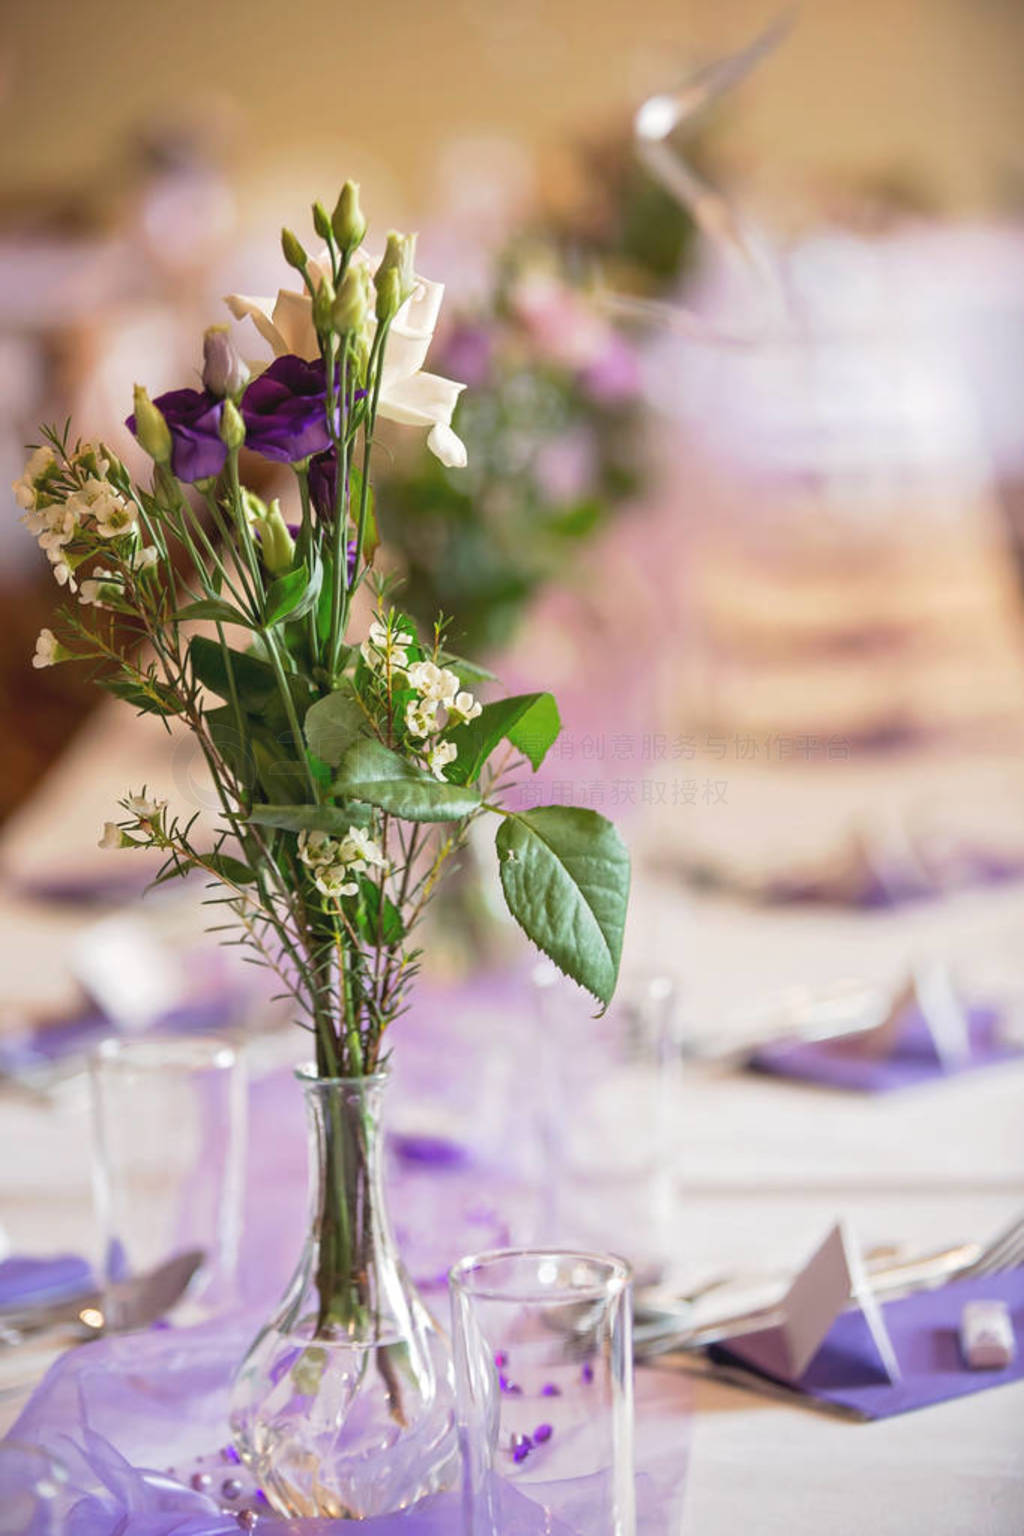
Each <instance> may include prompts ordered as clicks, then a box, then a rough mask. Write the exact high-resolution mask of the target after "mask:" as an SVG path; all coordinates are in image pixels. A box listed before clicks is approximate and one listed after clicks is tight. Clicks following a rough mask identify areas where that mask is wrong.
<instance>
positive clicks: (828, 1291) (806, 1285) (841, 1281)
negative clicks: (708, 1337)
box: [727, 1221, 900, 1385]
mask: <svg viewBox="0 0 1024 1536" xmlns="http://www.w3.org/2000/svg"><path fill="white" fill-rule="evenodd" d="M851 1305H852V1306H853V1307H854V1308H856V1309H857V1310H859V1312H860V1313H861V1315H862V1317H863V1318H864V1321H865V1323H866V1324H867V1329H868V1333H869V1335H870V1339H871V1343H872V1345H873V1347H874V1352H875V1354H876V1355H877V1362H878V1367H879V1374H880V1376H881V1377H882V1378H883V1379H884V1380H886V1381H888V1382H896V1381H898V1380H899V1379H900V1367H899V1362H898V1360H897V1359H896V1351H895V1349H894V1348H893V1345H892V1340H891V1339H890V1337H889V1333H888V1330H887V1328H886V1326H885V1321H884V1319H883V1317H882V1310H881V1308H880V1306H879V1304H878V1301H877V1300H876V1298H875V1295H874V1292H873V1291H872V1289H871V1286H870V1285H869V1283H868V1279H867V1275H866V1274H865V1271H864V1265H863V1263H862V1260H861V1256H860V1250H859V1248H858V1246H857V1244H856V1242H855V1240H854V1238H853V1235H852V1233H851V1231H850V1228H849V1226H848V1225H847V1223H846V1222H844V1221H839V1222H837V1223H836V1225H835V1226H834V1227H833V1228H832V1230H831V1231H830V1232H829V1234H828V1236H827V1237H826V1238H825V1240H824V1242H823V1243H822V1244H821V1245H820V1247H819V1248H818V1249H817V1250H816V1251H815V1253H814V1254H813V1255H812V1257H811V1258H810V1259H809V1260H808V1261H807V1263H806V1264H805V1265H804V1267H803V1269H802V1270H801V1271H800V1273H799V1274H798V1275H797V1277H796V1279H795V1280H794V1281H793V1283H792V1285H791V1286H790V1288H789V1290H788V1291H787V1292H786V1295H785V1297H784V1298H783V1301H782V1304H781V1306H780V1307H779V1309H778V1312H777V1321H776V1322H775V1323H773V1324H772V1325H771V1326H770V1327H768V1328H762V1329H759V1330H758V1331H757V1332H756V1333H749V1334H743V1335H740V1336H738V1337H736V1338H733V1339H729V1340H728V1343H727V1347H728V1349H729V1352H730V1353H731V1354H732V1355H735V1356H737V1357H738V1358H739V1359H741V1360H743V1361H745V1362H746V1363H748V1364H750V1365H752V1366H754V1367H755V1368H756V1369H757V1370H760V1371H764V1372H765V1373H766V1374H768V1375H770V1376H774V1377H776V1378H778V1379H779V1380H782V1381H788V1382H792V1383H793V1384H794V1385H795V1384H797V1383H799V1381H800V1379H801V1378H802V1377H803V1375H804V1373H805V1372H806V1371H807V1369H808V1367H809V1366H810V1364H811V1362H812V1361H813V1360H814V1358H815V1356H816V1355H817V1353H818V1351H819V1350H820V1349H821V1346H822V1344H823V1343H824V1342H825V1339H826V1338H827V1336H828V1334H829V1333H830V1331H831V1329H832V1326H833V1324H834V1323H835V1321H836V1319H837V1318H838V1317H840V1315H841V1314H842V1313H844V1312H846V1311H847V1310H848V1309H849V1308H850V1307H851Z"/></svg>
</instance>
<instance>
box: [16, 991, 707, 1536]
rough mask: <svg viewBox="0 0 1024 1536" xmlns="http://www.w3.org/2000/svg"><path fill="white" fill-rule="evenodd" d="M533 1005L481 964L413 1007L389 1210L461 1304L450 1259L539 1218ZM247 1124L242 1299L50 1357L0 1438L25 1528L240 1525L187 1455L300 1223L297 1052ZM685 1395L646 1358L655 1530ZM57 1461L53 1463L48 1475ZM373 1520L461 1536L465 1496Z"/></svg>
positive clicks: (262, 1313) (388, 1528)
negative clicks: (528, 1077)
mask: <svg viewBox="0 0 1024 1536" xmlns="http://www.w3.org/2000/svg"><path fill="white" fill-rule="evenodd" d="M529 1006H530V1003H529V999H528V997H527V996H526V994H525V992H524V989H523V986H522V982H521V980H520V979H519V978H517V977H514V976H510V977H500V976H499V977H491V978H489V979H485V980H481V981H474V982H471V983H468V984H467V985H466V986H464V987H463V988H461V989H460V990H459V991H458V993H457V994H456V996H455V998H454V999H453V995H452V993H451V991H449V990H444V991H440V990H437V991H434V990H432V989H431V988H429V987H427V986H424V987H422V988H421V991H420V996H419V999H418V1004H417V1009H416V1011H415V1014H414V1015H411V1016H410V1017H409V1018H408V1019H407V1020H403V1025H402V1027H403V1039H402V1042H401V1044H402V1048H401V1050H399V1051H397V1052H396V1055H395V1063H394V1066H395V1073H394V1077H395V1081H394V1086H393V1090H392V1095H393V1102H392V1103H391V1105H390V1111H391V1113H390V1126H391V1138H390V1148H389V1164H390V1166H389V1192H390V1204H391V1212H392V1218H393V1221H394V1225H395V1228H396V1232H397V1234H398V1237H399V1242H400V1244H401V1246H402V1249H403V1252H404V1255H405V1258H406V1261H407V1263H408V1264H409V1267H410V1270H411V1272H412V1273H413V1275H414V1277H415V1278H416V1280H417V1282H418V1283H419V1284H420V1286H421V1288H422V1290H423V1291H424V1294H425V1295H426V1297H427V1298H428V1300H429V1301H430V1304H431V1306H432V1307H433V1308H434V1309H435V1311H436V1312H437V1314H438V1316H439V1317H440V1318H441V1320H442V1321H443V1322H444V1323H445V1324H447V1321H448V1304H447V1297H446V1295H445V1294H444V1277H445V1273H446V1271H447V1268H448V1266H449V1265H450V1264H451V1263H453V1262H454V1260H455V1259H456V1258H458V1257H460V1256H461V1255H462V1254H464V1253H467V1252H472V1251H478V1250H480V1249H484V1248H488V1247H494V1246H498V1245H502V1244H505V1243H509V1242H520V1241H528V1240H529V1239H530V1237H531V1236H532V1233H533V1223H534V1220H535V1217H536V1214H537V1209H538V1199H539V1196H538V1191H537V1188H536V1183H535V1181H534V1180H532V1179H531V1177H530V1168H531V1158H532V1157H533V1152H532V1141H533V1137H534V1134H535V1130H534V1126H533V1124H532V1121H531V1118H530V1111H529V1109H528V1106H529V1104H530V1103H531V1098H530V1095H529V1094H528V1093H527V1092H526V1081H525V1074H526V1073H527V1072H528V1070H529V1062H528V1061H525V1062H524V1061H523V1060H522V1051H521V1045H522V1015H523V1010H524V1009H525V1008H528V1007H529ZM527 1054H528V1053H527ZM496 1063H497V1066H496ZM455 1064H457V1066H456V1065H455ZM495 1071H497V1073H498V1077H499V1078H500V1082H499V1083H498V1084H497V1085H496V1084H495V1082H493V1081H492V1080H491V1078H492V1074H493V1073H494V1072H495ZM520 1075H522V1079H523V1080H522V1083H521V1084H520ZM517 1085H518V1086H517ZM496 1106H500V1112H499V1110H498V1109H497V1108H496ZM250 1125H251V1134H250V1148H249V1156H250V1162H249V1177H248V1180H247V1196H246V1209H245V1228H244V1240H243V1250H242V1262H241V1267H240V1277H239V1297H240V1304H239V1307H238V1309H237V1310H236V1311H234V1312H232V1313H231V1314H229V1315H227V1316H222V1317H219V1318H217V1319H215V1320H213V1321H210V1322H207V1323H204V1324H202V1325H201V1326H199V1327H195V1328H189V1329H179V1328H173V1327H166V1326H164V1327H156V1328H153V1329H151V1330H149V1331H148V1332H146V1333H142V1334H135V1335H132V1336H131V1337H123V1338H118V1337H111V1338H108V1339H102V1340H98V1341H97V1342H95V1343H93V1344H89V1345H86V1346H84V1347H83V1348H80V1349H78V1350H73V1351H71V1352H70V1353H68V1354H66V1355H65V1356H63V1357H62V1358H61V1359H60V1360H58V1361H57V1362H56V1363H55V1364H54V1366H53V1367H52V1368H51V1369H50V1371H49V1373H48V1374H47V1376H46V1377H45V1378H44V1380H43V1382H42V1383H41V1384H40V1386H39V1387H38V1388H37V1390H36V1391H35V1393H34V1394H33V1396H32V1398H31V1399H30V1401H29V1402H28V1404H27V1405H26V1407H25V1409H24V1410H23V1412H22V1414H21V1416H20V1418H19V1419H18V1421H17V1422H16V1424H15V1425H14V1426H13V1428H12V1430H11V1432H10V1435H9V1437H8V1439H7V1441H5V1442H0V1507H3V1508H6V1507H7V1506H6V1505H5V1504H4V1502H3V1500H4V1497H5V1496H6V1497H7V1499H8V1502H9V1503H13V1501H14V1498H15V1496H16V1495H17V1497H18V1498H19V1499H21V1500H23V1501H25V1508H26V1509H31V1514H30V1515H29V1516H26V1518H27V1519H28V1523H26V1524H24V1525H23V1526H21V1527H20V1529H21V1530H22V1531H24V1532H27V1533H31V1536H49V1533H50V1532H51V1531H52V1532H54V1533H56V1532H62V1533H63V1532H67V1533H68V1536H224V1533H227V1532H232V1531H237V1530H238V1528H239V1527H238V1525H237V1523H236V1521H235V1518H234V1516H233V1515H230V1514H228V1515H225V1514H224V1513H222V1512H221V1511H220V1510H219V1508H218V1504H217V1502H215V1500H214V1499H213V1498H212V1497H211V1496H210V1494H209V1492H207V1491H205V1490H197V1489H195V1488H192V1487H190V1486H189V1482H190V1473H191V1470H192V1469H193V1468H194V1467H195V1466H196V1465H197V1463H198V1462H199V1461H200V1460H201V1459H208V1458H210V1457H211V1456H213V1457H214V1458H216V1454H217V1453H218V1452H219V1451H221V1449H222V1448H223V1447H224V1446H225V1443H226V1442H227V1439H228V1430H227V1404H228V1395H229V1390H230V1385H231V1380H232V1377H233V1375H234V1371H235V1369H236V1367H237V1365H238V1363H239V1361H240V1360H241V1358H242V1356H243V1354H244V1352H245V1350H246V1349H247V1347H248V1345H249V1344H250V1343H251V1341H252V1338H253V1336H254V1335H255V1333H256V1331H257V1329H258V1328H259V1326H260V1324H261V1323H262V1322H263V1320H264V1318H265V1317H266V1315H267V1312H268V1311H269V1309H270V1307H271V1305H272V1304H273V1303H274V1302H275V1301H276V1300H277V1299H278V1297H279V1296H280V1294H281V1292H282V1290H283V1289H284V1286H285V1284H286V1282H287V1280H288V1278H289V1276H290V1274H291V1271H292V1269H293V1267H294V1264H295V1262H296V1260H297V1258H298V1255H299V1252H300V1248H301V1244H302V1241H303V1237H304V1232H305V1221H306V1212H305V1185H306V1131H305V1125H304V1121H303V1106H302V1095H301V1092H300V1091H299V1089H298V1087H297V1085H296V1084H295V1082H294V1080H293V1077H292V1073H291V1072H290V1071H288V1070H284V1071H275V1072H274V1073H272V1074H271V1075H269V1076H267V1077H265V1078H263V1079H260V1080H257V1081H256V1082H254V1083H253V1085H252V1089H251V1101H250ZM533 1166H534V1167H535V1166H536V1164H535V1162H534V1163H533ZM688 1401H689V1394H688V1388H687V1386H686V1384H685V1383H684V1382H682V1381H681V1380H680V1379H679V1378H678V1377H677V1376H675V1375H674V1374H673V1375H671V1376H669V1375H668V1374H662V1375H659V1376H648V1377H644V1376H643V1374H641V1379H640V1381H639V1382H638V1448H639V1449H638V1469H637V1496H638V1507H639V1510H640V1512H641V1518H640V1531H641V1533H642V1536H667V1533H669V1532H670V1531H673V1530H676V1529H677V1528H678V1523H679V1517H680V1511H681V1503H682V1494H683V1488H684V1483H685V1472H686V1458H687V1443H688V1433H687V1411H686V1410H687V1406H688ZM204 1464H205V1461H204ZM41 1466H42V1467H43V1468H44V1469H49V1471H47V1472H46V1474H45V1475H44V1473H42V1472H41V1471H40V1467H41ZM221 1470H222V1471H224V1470H228V1471H230V1470H231V1469H230V1468H226V1467H222V1468H221ZM51 1484H52V1485H53V1487H54V1488H55V1489H56V1492H55V1493H54V1494H53V1495H52V1497H48V1496H47V1495H46V1494H45V1493H44V1492H41V1491H40V1490H41V1489H42V1488H43V1487H44V1486H49V1485H51ZM510 1507H511V1508H512V1509H513V1511H514V1519H513V1522H512V1524H510V1526H509V1531H508V1533H507V1536H535V1533H536V1536H540V1533H542V1532H545V1531H547V1530H548V1529H549V1526H548V1523H547V1517H546V1516H545V1515H544V1512H543V1511H542V1510H540V1509H539V1508H538V1507H537V1506H536V1505H532V1504H531V1503H530V1502H529V1501H528V1500H526V1499H520V1498H519V1497H514V1498H513V1502H512V1505H511V1506H510ZM363 1525H364V1529H365V1530H366V1531H367V1533H368V1536H453V1533H454V1532H456V1531H458V1530H459V1529H461V1506H460V1500H459V1497H458V1495H456V1494H445V1495H439V1496H437V1497H436V1498H433V1499H428V1500H425V1501H423V1502H422V1503H421V1504H419V1505H417V1506H416V1507H415V1508H414V1509H412V1510H409V1511H406V1512H405V1513H403V1514H400V1515H394V1516H389V1517H386V1518H381V1519H375V1520H369V1521H365V1522H363ZM14 1529H15V1530H17V1529H19V1528H18V1527H14ZM259 1529H260V1530H261V1531H262V1530H267V1531H268V1532H270V1531H273V1532H275V1536H277V1533H286V1532H289V1533H290V1532H294V1533H296V1536H317V1533H318V1532H320V1531H327V1530H336V1529H337V1522H331V1521H326V1520H324V1521H310V1520H307V1521H298V1522H282V1521H278V1520H275V1519H273V1518H272V1517H271V1516H270V1515H269V1514H262V1515H261V1518H260V1523H259Z"/></svg>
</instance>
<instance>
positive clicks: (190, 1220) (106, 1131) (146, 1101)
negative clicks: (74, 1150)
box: [90, 1035, 246, 1327]
mask: <svg viewBox="0 0 1024 1536" xmlns="http://www.w3.org/2000/svg"><path fill="white" fill-rule="evenodd" d="M90 1083H91V1096H92V1127H93V1194H94V1200H95V1207H96V1217H97V1225H98V1229H99V1235H100V1243H101V1259H100V1264H101V1273H102V1278H103V1283H104V1287H105V1290H106V1292H107V1309H108V1316H109V1321H110V1322H111V1323H112V1324H113V1325H114V1326H115V1327H116V1326H118V1318H117V1313H118V1297H119V1293H120V1291H121V1288H122V1284H123V1282H125V1281H128V1280H131V1279H132V1278H133V1277H136V1276H139V1275H142V1274H145V1273H146V1272H147V1271H150V1270H152V1269H154V1268H155V1267H156V1266H158V1265H160V1264H163V1263H164V1262H165V1261H166V1260H168V1259H170V1258H172V1257H173V1256H174V1255H176V1254H183V1253H185V1252H187V1251H189V1250H197V1251H198V1252H200V1253H201V1254H202V1262H201V1264H200V1265H199V1268H198V1269H197V1271H196V1273H195V1275H194V1276H193V1279H192V1282H191V1283H190V1285H189V1288H188V1291H187V1293H186V1296H185V1297H184V1298H183V1300H182V1302H181V1303H180V1305H179V1306H178V1307H177V1308H176V1309H175V1312H174V1316H175V1318H176V1319H177V1320H178V1321H198V1320H200V1319H202V1318H204V1317H209V1316H212V1315H214V1314H215V1313H216V1312H218V1311H221V1310H223V1309H226V1308H227V1307H229V1306H230V1305H231V1304H232V1301H233V1300H234V1296H235V1287H236V1280H237V1269H238V1249H239V1240H240V1235H241V1222H242V1195H243V1183H244V1158H245V1122H246V1081H245V1073H244V1069H243V1064H242V1061H241V1059H240V1056H239V1053H238V1051H237V1050H236V1049H235V1047H234V1046H233V1045H232V1044H231V1043H230V1041H228V1040H225V1039H222V1038H220V1037H217V1036H212V1035H206V1036H201V1037H198V1036H170V1035H167V1036H160V1035H147V1036H145V1037H144V1038H135V1039H127V1038H118V1037H113V1038H111V1039H109V1040H105V1041H103V1043H102V1044H101V1045H100V1046H99V1047H98V1048H97V1050H96V1052H95V1053H94V1055H93V1058H92V1061H91V1072H90Z"/></svg>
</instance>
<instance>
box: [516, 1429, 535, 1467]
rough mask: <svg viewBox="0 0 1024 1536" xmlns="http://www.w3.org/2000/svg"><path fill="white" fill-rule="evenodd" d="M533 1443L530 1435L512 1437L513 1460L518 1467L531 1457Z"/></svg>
mask: <svg viewBox="0 0 1024 1536" xmlns="http://www.w3.org/2000/svg"><path fill="white" fill-rule="evenodd" d="M532 1443H533V1442H532V1441H531V1439H530V1437H529V1435H513V1436H512V1460H513V1461H514V1462H516V1464H517V1465H518V1463H519V1462H522V1461H525V1460H526V1458H527V1456H529V1454H530V1449H531V1446H532Z"/></svg>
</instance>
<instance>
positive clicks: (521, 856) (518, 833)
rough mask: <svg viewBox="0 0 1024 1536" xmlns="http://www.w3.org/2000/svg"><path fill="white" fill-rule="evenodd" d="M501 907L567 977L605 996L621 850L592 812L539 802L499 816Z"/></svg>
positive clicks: (621, 911) (614, 952) (625, 886)
mask: <svg viewBox="0 0 1024 1536" xmlns="http://www.w3.org/2000/svg"><path fill="white" fill-rule="evenodd" d="M496 846H497V849H498V860H499V864H500V869H501V887H502V890H503V891H504V892H505V900H506V902H507V903H508V909H509V911H510V912H511V913H512V916H513V917H514V918H515V920H516V922H517V923H518V924H519V926H520V928H522V930H523V932H524V933H525V934H526V935H527V937H528V938H530V939H532V940H533V942H534V943H535V944H536V945H537V947H538V949H541V950H543V951H544V953H545V954H546V955H548V956H549V957H550V959H552V960H553V961H554V962H555V964H556V965H557V966H558V968H559V970H561V971H564V972H565V974H566V975H567V976H571V977H572V979H573V981H576V982H578V983H579V985H580V986H581V987H585V988H586V990H587V991H588V992H590V993H592V994H593V996H594V997H596V998H597V999H598V1000H599V1001H600V1002H602V1003H606V1004H607V1003H609V1002H610V1001H611V998H612V994H613V992H614V991H615V983H616V980H617V978H618V974H619V960H620V958H621V955H622V934H623V929H624V927H625V923H626V905H627V902H628V899H629V854H628V853H627V851H626V848H625V845H624V843H623V841H622V839H621V838H620V836H619V834H618V832H617V831H616V830H615V828H614V827H613V826H612V824H611V822H610V821H606V820H605V818H604V817H603V816H599V815H598V814H597V812H596V811H588V810H583V809H581V808H580V807H577V806H570V805H542V806H539V807H538V808H537V809H536V810H531V811H518V812H515V813H513V814H511V815H509V816H506V817H505V818H504V820H503V821H502V823H501V826H500V827H499V828H498V835H497V838H496Z"/></svg>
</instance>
